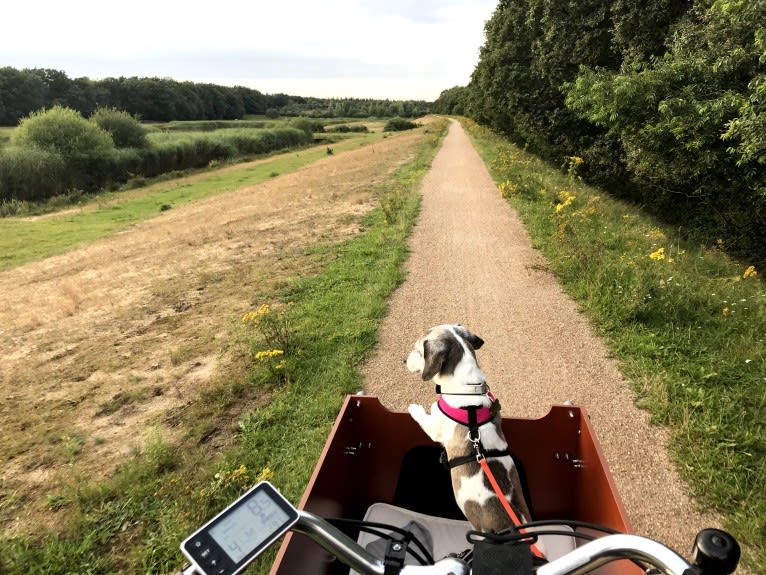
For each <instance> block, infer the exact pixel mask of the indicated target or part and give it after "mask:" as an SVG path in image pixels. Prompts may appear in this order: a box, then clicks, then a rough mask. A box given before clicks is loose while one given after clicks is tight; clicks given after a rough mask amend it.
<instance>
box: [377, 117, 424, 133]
mask: <svg viewBox="0 0 766 575" xmlns="http://www.w3.org/2000/svg"><path fill="white" fill-rule="evenodd" d="M417 127H418V125H417V124H416V123H414V122H410V121H409V120H406V119H405V118H391V119H390V120H389V121H388V122H386V125H385V127H384V128H383V131H384V132H401V131H403V130H412V129H413V128H417Z"/></svg>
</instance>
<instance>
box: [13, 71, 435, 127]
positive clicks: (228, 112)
mask: <svg viewBox="0 0 766 575" xmlns="http://www.w3.org/2000/svg"><path fill="white" fill-rule="evenodd" d="M56 105H60V106H64V107H67V108H72V109H73V110H77V111H79V112H80V113H81V114H82V115H83V116H90V115H91V114H92V113H93V112H94V111H95V110H96V109H97V108H99V107H102V108H116V109H118V110H125V111H126V112H128V113H129V114H130V115H133V116H138V117H140V118H141V119H142V120H145V121H157V122H169V121H172V120H234V119H238V118H243V117H244V116H245V115H264V114H267V112H268V115H269V116H271V117H278V116H312V117H322V118H338V117H343V118H351V117H360V118H366V117H369V116H377V117H390V116H406V117H417V116H422V115H424V114H426V113H428V111H429V104H428V103H427V102H423V101H411V100H409V101H390V100H372V99H358V98H340V99H338V98H332V99H321V98H304V97H300V96H288V95H287V94H271V95H268V94H262V93H261V92H259V91H258V90H254V89H251V88H245V87H243V86H235V87H226V86H217V85H215V84H197V83H193V82H178V81H176V80H171V79H168V78H137V77H132V78H122V77H121V78H105V79H103V80H90V79H88V78H76V79H71V78H69V77H68V76H67V75H66V74H65V73H64V72H62V71H59V70H50V69H43V68H34V69H25V70H17V69H15V68H11V67H4V68H0V126H15V125H16V124H17V123H18V121H19V120H20V119H21V118H24V117H25V116H27V115H29V114H30V113H31V112H34V111H36V110H40V109H41V108H51V107H53V106H56Z"/></svg>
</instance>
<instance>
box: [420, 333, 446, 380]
mask: <svg viewBox="0 0 766 575" xmlns="http://www.w3.org/2000/svg"><path fill="white" fill-rule="evenodd" d="M443 343H444V342H443V340H441V339H426V340H424V341H423V362H424V364H423V373H422V376H423V381H428V380H430V379H433V377H434V376H435V375H436V374H437V373H439V371H440V370H441V368H442V364H443V363H444V358H445V357H446V353H445V352H446V348H445V347H444V345H443Z"/></svg>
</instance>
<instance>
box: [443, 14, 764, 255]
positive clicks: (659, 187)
mask: <svg viewBox="0 0 766 575" xmlns="http://www.w3.org/2000/svg"><path fill="white" fill-rule="evenodd" d="M485 37H486V39H485V43H484V45H483V47H482V48H481V51H480V57H479V62H478V64H477V66H476V68H475V69H474V71H473V74H472V76H471V81H470V83H469V84H468V85H467V86H464V87H459V86H458V87H454V88H451V89H449V90H445V91H444V92H442V94H441V95H440V97H439V99H438V100H437V101H436V102H435V103H434V111H435V112H438V113H449V114H463V115H467V116H469V117H472V118H474V119H475V120H477V121H479V122H481V123H483V124H485V125H488V126H490V127H492V128H493V129H495V130H497V131H499V132H502V133H504V134H506V135H507V136H509V137H510V138H511V139H513V140H514V141H516V142H517V143H519V144H521V145H523V146H526V147H527V148H528V149H529V150H531V151H533V152H535V153H537V154H538V155H540V156H542V157H544V158H546V159H548V160H550V161H551V162H556V163H558V164H561V163H562V162H563V160H564V158H565V157H571V156H579V157H581V158H582V159H583V160H584V162H583V165H582V166H583V171H582V173H583V175H584V177H586V178H587V179H588V180H589V181H591V182H593V183H596V184H599V185H601V186H603V187H605V188H607V189H608V190H610V191H611V192H613V193H614V194H616V195H618V196H620V197H623V198H626V199H629V200H633V201H636V202H639V203H642V204H643V205H645V206H646V207H647V208H649V209H651V210H652V211H654V212H655V213H657V214H660V215H662V216H663V217H664V218H666V219H667V220H668V221H669V222H671V223H674V224H678V225H679V226H681V227H682V229H686V230H687V231H688V230H695V231H696V232H697V233H699V232H702V233H704V235H705V236H706V237H708V238H709V237H714V236H720V237H722V238H723V239H724V240H725V241H726V242H727V243H728V244H729V246H730V247H731V248H732V250H733V251H735V252H739V253H741V254H743V255H744V254H747V256H748V257H757V258H758V259H759V261H761V262H762V263H766V241H765V240H766V234H765V233H764V230H766V129H765V128H766V115H765V114H764V112H765V111H766V1H764V0H697V1H695V2H689V1H688V0H643V1H641V2H634V1H632V0H578V1H574V0H500V2H499V3H498V5H497V8H496V10H495V12H494V13H493V15H492V17H491V18H490V20H489V21H487V23H486V26H485Z"/></svg>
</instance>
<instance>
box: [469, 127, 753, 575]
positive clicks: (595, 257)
mask: <svg viewBox="0 0 766 575" xmlns="http://www.w3.org/2000/svg"><path fill="white" fill-rule="evenodd" d="M464 125H466V127H467V128H468V129H469V131H470V133H471V135H472V137H473V140H474V143H475V144H476V145H477V148H479V150H480V153H481V154H482V156H483V157H484V159H485V161H486V162H487V165H488V166H491V170H492V173H493V176H494V178H495V181H496V182H497V183H498V189H499V191H500V193H501V194H502V195H503V196H504V197H506V198H507V199H508V202H509V203H510V204H511V205H512V206H513V207H514V208H515V209H516V210H517V211H518V213H519V214H520V216H521V217H522V219H523V221H524V223H525V225H526V227H527V229H528V231H529V233H530V235H531V237H532V238H533V244H534V245H535V247H537V248H539V249H540V250H542V252H543V253H544V254H545V255H546V257H547V258H548V260H549V262H550V265H551V267H552V269H553V271H554V272H555V273H556V275H557V276H558V278H559V280H560V282H561V284H562V286H563V288H564V289H565V290H566V291H567V292H568V293H569V294H570V295H571V296H572V297H573V298H574V299H575V300H577V302H578V303H579V304H580V306H581V308H582V310H583V311H584V312H585V313H586V314H587V316H588V317H589V319H590V320H591V322H592V324H593V325H594V326H595V327H596V328H597V329H598V331H599V332H600V334H601V335H603V336H604V339H605V340H606V342H607V343H608V345H609V347H610V348H611V351H612V352H613V353H614V355H615V356H616V357H617V358H618V360H619V362H620V367H621V370H622V373H623V374H624V375H625V376H626V377H627V378H628V379H629V380H630V382H631V383H632V385H633V388H634V390H635V392H636V393H637V396H638V401H639V404H640V406H641V407H643V408H645V409H647V410H648V411H649V412H650V413H651V414H652V417H653V420H654V421H655V422H656V423H660V424H663V425H666V426H668V428H669V429H670V431H671V434H672V446H671V448H672V456H673V458H674V459H675V461H676V462H677V464H678V468H679V469H680V471H681V473H682V474H683V476H684V478H685V479H686V481H687V483H688V485H689V488H690V490H691V491H692V493H693V494H694V496H695V497H696V498H697V500H698V501H699V503H700V505H702V506H704V507H706V508H710V507H712V508H714V509H715V510H717V511H718V512H720V513H721V514H722V515H723V516H725V518H726V523H727V527H728V528H729V529H730V530H731V531H732V532H733V533H734V534H735V535H736V537H737V538H738V539H739V540H740V541H741V542H743V543H745V544H747V545H748V546H749V548H750V549H751V554H750V556H749V558H748V560H749V561H750V562H751V563H752V565H753V566H754V567H755V571H756V572H758V573H766V520H765V519H764V518H765V517H766V343H765V342H766V290H764V285H763V282H762V280H761V279H760V277H759V276H758V270H755V269H754V268H753V267H751V266H749V265H748V264H747V262H745V263H738V262H736V261H733V260H731V259H730V258H728V257H727V256H726V254H725V253H724V251H723V249H722V248H723V247H724V245H725V238H724V239H722V240H719V243H718V245H713V246H700V245H694V244H690V243H687V242H685V241H684V240H683V237H682V235H683V234H682V232H683V230H674V229H670V228H668V227H666V226H663V225H662V224H659V223H657V222H656V221H655V220H653V219H652V218H650V217H649V216H647V215H645V214H644V213H642V212H641V211H640V210H639V209H637V208H635V207H633V206H629V205H626V204H624V203H620V202H617V201H614V200H613V199H611V198H610V197H609V196H608V195H607V194H606V193H603V192H601V191H600V190H598V189H595V188H592V187H589V186H586V185H584V184H583V183H582V182H581V180H580V179H579V178H578V177H577V169H578V166H579V164H580V163H581V162H582V160H581V159H580V158H575V157H572V158H568V159H567V164H566V165H567V167H568V170H567V173H566V174H564V173H562V172H561V171H559V170H556V169H552V168H551V167H550V166H547V165H545V164H544V163H542V162H541V161H539V160H538V159H537V158H535V157H533V156H531V155H529V154H526V153H524V152H522V151H521V150H519V149H518V148H516V147H514V146H513V145H510V144H509V143H508V142H507V141H505V140H503V139H502V138H499V137H497V136H496V135H494V134H492V133H490V132H489V131H487V130H485V129H483V128H481V127H479V126H477V125H476V124H474V123H472V122H470V121H464ZM761 271H762V272H766V270H761ZM596 384H597V382H594V385H596ZM646 472H647V473H651V469H647V470H646Z"/></svg>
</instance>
